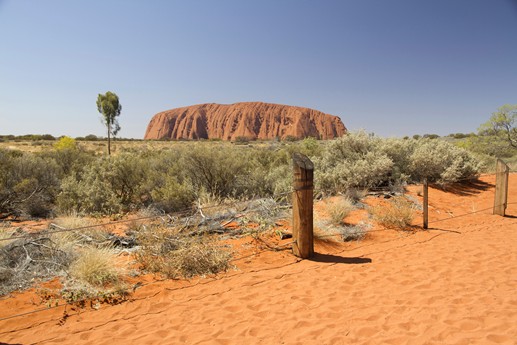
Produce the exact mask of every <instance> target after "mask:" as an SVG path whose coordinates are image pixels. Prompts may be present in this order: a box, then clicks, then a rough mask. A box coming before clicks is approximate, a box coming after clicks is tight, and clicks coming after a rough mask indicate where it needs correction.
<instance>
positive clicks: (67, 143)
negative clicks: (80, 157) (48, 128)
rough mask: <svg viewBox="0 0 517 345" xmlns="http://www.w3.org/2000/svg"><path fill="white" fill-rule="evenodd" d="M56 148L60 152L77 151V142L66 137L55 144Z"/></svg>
mask: <svg viewBox="0 0 517 345" xmlns="http://www.w3.org/2000/svg"><path fill="white" fill-rule="evenodd" d="M54 148H55V149H56V150H58V151H60V150H75V149H77V142H76V140H75V139H73V138H70V137H67V136H66V135H65V136H63V137H61V138H60V139H59V140H58V141H57V142H55V143H54Z"/></svg>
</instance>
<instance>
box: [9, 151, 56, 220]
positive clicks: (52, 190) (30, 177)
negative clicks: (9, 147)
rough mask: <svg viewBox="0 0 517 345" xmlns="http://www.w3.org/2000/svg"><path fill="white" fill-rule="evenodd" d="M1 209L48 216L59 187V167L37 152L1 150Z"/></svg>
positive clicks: (17, 213) (12, 212)
mask: <svg viewBox="0 0 517 345" xmlns="http://www.w3.org/2000/svg"><path fill="white" fill-rule="evenodd" d="M0 166H1V167H2V169H0V212H2V213H10V214H14V215H24V214H25V215H29V216H34V217H45V216H47V215H49V214H50V213H51V212H52V209H53V206H54V200H55V197H56V194H57V193H58V190H59V178H58V167H57V165H56V164H55V162H53V161H48V160H44V159H43V158H41V157H38V156H35V155H33V154H29V153H24V154H20V153H18V152H10V151H5V150H0Z"/></svg>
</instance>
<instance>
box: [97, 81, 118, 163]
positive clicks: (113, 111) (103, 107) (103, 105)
mask: <svg viewBox="0 0 517 345" xmlns="http://www.w3.org/2000/svg"><path fill="white" fill-rule="evenodd" d="M97 110H98V111H99V113H101V114H102V122H103V123H104V125H106V128H107V130H108V155H110V154H111V143H110V139H111V135H113V136H116V135H117V133H118V131H120V125H119V123H118V120H117V117H118V116H119V115H120V112H121V111H122V105H121V104H120V101H119V99H118V96H117V95H116V94H115V93H114V92H111V91H108V92H106V93H105V94H104V95H103V94H99V96H98V97H97Z"/></svg>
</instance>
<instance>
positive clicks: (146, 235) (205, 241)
mask: <svg viewBox="0 0 517 345" xmlns="http://www.w3.org/2000/svg"><path fill="white" fill-rule="evenodd" d="M137 241H138V243H139V244H140V246H141V248H140V250H139V251H138V252H137V253H136V259H137V261H138V262H139V263H140V264H141V265H142V268H143V269H144V270H147V271H151V272H156V273H161V274H163V275H165V276H167V277H170V278H179V277H185V278H189V277H192V276H196V275H205V274H215V273H218V272H221V271H226V270H228V268H229V267H230V258H231V254H230V253H229V252H228V251H227V250H225V249H223V248H222V247H221V246H220V245H219V244H218V243H217V242H216V240H215V239H214V238H213V237H210V236H192V235H188V234H183V233H180V232H179V231H178V230H177V229H174V228H167V227H163V226H162V227H155V228H152V229H151V228H146V229H142V230H141V231H140V232H139V233H138V234H137Z"/></svg>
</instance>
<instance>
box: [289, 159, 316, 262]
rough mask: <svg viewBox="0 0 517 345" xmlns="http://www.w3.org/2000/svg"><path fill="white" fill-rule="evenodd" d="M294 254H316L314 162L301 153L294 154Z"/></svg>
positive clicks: (306, 257) (299, 255)
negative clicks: (313, 201) (313, 210)
mask: <svg viewBox="0 0 517 345" xmlns="http://www.w3.org/2000/svg"><path fill="white" fill-rule="evenodd" d="M293 173H294V182H293V187H294V188H293V189H294V191H293V240H294V243H293V254H294V255H296V256H298V257H300V258H302V259H308V258H310V257H312V256H313V255H314V234H313V215H312V199H313V195H312V194H313V190H314V183H313V178H314V164H313V163H312V162H311V160H310V159H309V158H308V157H307V156H304V155H302V154H300V153H295V154H293Z"/></svg>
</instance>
